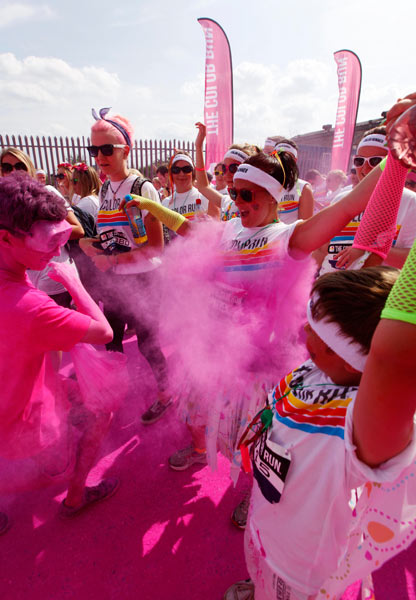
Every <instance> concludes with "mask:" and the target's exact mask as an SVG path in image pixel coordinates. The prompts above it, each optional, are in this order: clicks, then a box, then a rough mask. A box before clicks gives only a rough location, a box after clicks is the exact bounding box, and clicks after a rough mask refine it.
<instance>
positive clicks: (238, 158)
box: [223, 148, 248, 163]
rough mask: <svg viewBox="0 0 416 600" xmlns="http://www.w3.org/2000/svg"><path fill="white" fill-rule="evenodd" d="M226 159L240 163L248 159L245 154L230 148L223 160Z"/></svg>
mask: <svg viewBox="0 0 416 600" xmlns="http://www.w3.org/2000/svg"><path fill="white" fill-rule="evenodd" d="M226 158H232V159H233V160H235V162H238V163H242V162H244V161H245V160H247V159H248V154H246V153H245V152H243V151H242V150H237V148H231V150H227V152H226V153H225V155H224V158H223V160H225V159H226Z"/></svg>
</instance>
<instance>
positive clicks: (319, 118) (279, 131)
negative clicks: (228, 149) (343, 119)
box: [234, 59, 337, 144]
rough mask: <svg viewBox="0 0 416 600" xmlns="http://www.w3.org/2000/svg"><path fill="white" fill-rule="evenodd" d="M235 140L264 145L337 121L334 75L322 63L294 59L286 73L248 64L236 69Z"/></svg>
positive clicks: (274, 68) (276, 68)
mask: <svg viewBox="0 0 416 600" xmlns="http://www.w3.org/2000/svg"><path fill="white" fill-rule="evenodd" d="M234 86H235V87H234V91H235V95H234V111H235V122H236V125H237V126H238V129H237V130H236V132H235V138H236V140H237V141H243V140H245V141H249V142H252V143H257V144H262V143H263V141H264V139H265V138H266V137H267V136H268V135H287V136H292V135H295V134H297V133H301V132H305V131H312V130H313V129H320V128H321V127H322V125H323V123H324V122H326V117H325V115H327V114H328V113H329V114H331V112H333V114H334V116H335V111H336V104H337V88H336V71H335V66H334V72H333V73H332V72H331V69H330V68H329V67H328V65H327V64H325V63H323V62H320V61H318V60H310V59H304V60H295V61H291V62H290V63H288V64H287V65H286V66H285V68H283V69H282V68H279V67H277V66H276V65H275V64H270V65H266V64H259V63H249V62H244V63H241V64H240V65H238V66H237V67H236V68H235V70H234Z"/></svg>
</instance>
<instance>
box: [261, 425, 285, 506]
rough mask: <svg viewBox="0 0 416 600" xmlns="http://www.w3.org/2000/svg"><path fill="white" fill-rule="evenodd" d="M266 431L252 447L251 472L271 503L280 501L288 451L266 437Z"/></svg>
mask: <svg viewBox="0 0 416 600" xmlns="http://www.w3.org/2000/svg"><path fill="white" fill-rule="evenodd" d="M267 433H268V432H267V431H266V432H265V433H263V435H262V436H261V437H260V438H259V440H258V442H257V444H256V446H255V448H254V460H253V474H254V477H255V478H256V481H257V483H258V484H259V487H260V490H261V493H262V494H263V496H264V497H265V499H266V500H267V501H268V502H270V503H271V504H277V503H278V502H280V498H281V496H282V493H283V488H284V486H285V481H286V477H287V474H288V471H289V467H290V462H291V457H290V452H289V451H288V450H286V448H283V446H279V444H276V442H272V441H271V440H268V439H267Z"/></svg>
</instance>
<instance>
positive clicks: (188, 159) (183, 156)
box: [171, 154, 194, 168]
mask: <svg viewBox="0 0 416 600" xmlns="http://www.w3.org/2000/svg"><path fill="white" fill-rule="evenodd" d="M178 160H184V161H185V162H187V163H189V164H190V165H191V166H192V168H193V167H194V163H193V162H192V158H191V157H190V156H186V154H175V156H174V157H173V159H172V163H171V164H172V165H174V164H175V162H178Z"/></svg>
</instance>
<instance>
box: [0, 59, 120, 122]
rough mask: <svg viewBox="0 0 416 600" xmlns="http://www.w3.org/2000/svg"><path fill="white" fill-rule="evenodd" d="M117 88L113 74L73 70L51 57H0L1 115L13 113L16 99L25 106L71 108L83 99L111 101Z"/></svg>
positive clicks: (96, 70) (93, 69)
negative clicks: (70, 105) (2, 113)
mask: <svg viewBox="0 0 416 600" xmlns="http://www.w3.org/2000/svg"><path fill="white" fill-rule="evenodd" d="M119 88H120V80H119V78H118V76H117V75H116V74H115V73H109V72H108V71H106V70H105V69H103V68H100V67H94V66H85V67H82V68H76V67H72V66H71V65H69V64H68V63H67V62H65V61H64V60H61V59H58V58H53V57H37V56H28V57H27V58H25V59H23V60H18V59H17V58H16V57H15V56H14V55H13V54H11V53H6V54H0V100H1V103H2V106H3V109H4V111H5V112H6V113H7V112H8V111H11V112H12V111H14V110H16V108H19V107H18V106H16V100H17V99H19V100H21V101H22V103H24V104H25V108H29V106H28V104H29V105H30V104H31V103H37V104H47V105H55V106H56V107H58V106H59V105H60V104H61V105H62V104H68V103H70V104H72V105H73V104H74V100H76V101H79V100H80V99H82V98H83V97H92V98H97V101H101V99H104V98H106V97H108V96H110V97H114V95H115V94H117V93H118V91H119Z"/></svg>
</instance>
